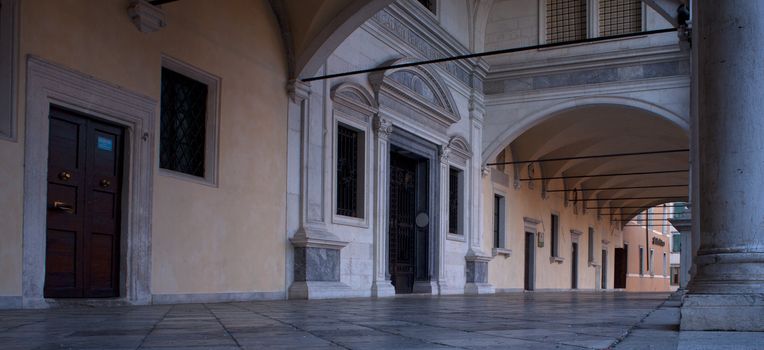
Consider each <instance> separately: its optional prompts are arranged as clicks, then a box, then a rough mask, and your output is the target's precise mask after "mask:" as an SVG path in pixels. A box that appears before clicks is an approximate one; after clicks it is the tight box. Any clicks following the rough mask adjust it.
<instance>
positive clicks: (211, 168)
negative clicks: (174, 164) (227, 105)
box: [156, 55, 221, 187]
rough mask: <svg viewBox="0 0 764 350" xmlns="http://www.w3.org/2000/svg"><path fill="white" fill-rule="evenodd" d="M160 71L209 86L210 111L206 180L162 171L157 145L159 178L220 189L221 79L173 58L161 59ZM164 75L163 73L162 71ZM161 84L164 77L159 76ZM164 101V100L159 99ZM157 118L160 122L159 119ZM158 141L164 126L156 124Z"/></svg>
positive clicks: (207, 124)
mask: <svg viewBox="0 0 764 350" xmlns="http://www.w3.org/2000/svg"><path fill="white" fill-rule="evenodd" d="M161 68H166V69H168V70H171V71H173V72H175V73H178V74H181V75H184V76H186V77H188V78H191V79H193V80H196V81H198V82H200V83H202V84H205V85H207V110H206V113H205V125H204V127H205V129H204V176H195V175H191V174H186V173H183V172H180V171H176V170H172V169H166V168H162V167H161V166H160V159H161V153H159V152H161V147H160V144H161V142H157V143H156V147H157V148H158V152H157V155H158V157H157V160H156V164H157V168H158V169H159V174H161V175H164V176H168V177H172V178H175V179H179V180H184V181H189V182H194V183H197V184H201V185H206V186H210V187H218V171H219V169H218V168H219V166H218V163H219V148H220V147H219V139H220V134H219V125H220V85H221V79H220V78H219V77H217V76H215V75H212V74H211V73H208V72H206V71H204V70H202V69H200V68H197V67H195V66H192V65H191V64H188V63H185V62H183V61H180V60H178V59H176V58H174V57H170V56H167V55H162V65H161ZM160 72H161V70H160ZM160 82H161V73H160ZM160 101H161V97H160ZM161 108H162V107H161V103H160V107H159V109H160V116H159V118H161ZM159 118H157V119H159ZM157 123H158V127H157V140H159V139H161V135H162V129H161V128H162V126H161V122H160V121H159V120H157Z"/></svg>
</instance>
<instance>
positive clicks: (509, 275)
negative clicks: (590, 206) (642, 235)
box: [483, 169, 622, 291]
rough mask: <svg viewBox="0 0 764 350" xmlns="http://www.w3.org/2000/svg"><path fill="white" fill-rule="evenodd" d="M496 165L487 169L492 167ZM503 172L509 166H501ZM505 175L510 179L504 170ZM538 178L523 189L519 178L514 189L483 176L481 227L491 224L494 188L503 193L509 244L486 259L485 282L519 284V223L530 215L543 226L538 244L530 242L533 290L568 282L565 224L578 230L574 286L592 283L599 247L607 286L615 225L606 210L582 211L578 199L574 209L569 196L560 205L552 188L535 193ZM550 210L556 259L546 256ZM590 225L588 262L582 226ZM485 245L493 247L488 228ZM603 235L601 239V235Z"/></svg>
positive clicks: (617, 237) (505, 286) (595, 284)
mask: <svg viewBox="0 0 764 350" xmlns="http://www.w3.org/2000/svg"><path fill="white" fill-rule="evenodd" d="M497 171H501V170H498V169H492V172H497ZM507 172H509V170H507ZM506 175H507V176H506V177H505V179H507V180H509V179H511V175H509V174H506ZM540 187H541V186H540V184H539V183H536V185H535V189H529V188H528V185H527V183H523V184H522V186H521V187H520V189H514V187H512V184H511V183H510V182H495V181H493V180H491V176H490V175H489V176H486V177H485V178H484V180H483V200H484V208H486V210H485V212H484V215H483V219H484V220H485V222H484V225H485V227H486V228H493V198H494V193H499V194H506V196H505V198H506V211H505V212H504V215H506V220H505V223H506V225H505V227H504V232H505V237H506V238H505V239H506V242H507V244H506V247H505V248H507V249H511V250H512V254H511V256H509V257H504V256H502V255H497V256H496V257H494V258H493V260H492V261H491V262H490V263H489V267H488V282H489V283H491V284H493V285H494V286H495V287H496V289H497V290H499V291H500V290H518V289H522V288H523V278H524V266H525V223H524V218H525V217H528V218H532V219H536V220H539V221H541V223H539V224H538V225H537V230H538V232H543V236H544V246H543V247H539V246H538V240H537V241H536V242H535V244H534V249H535V255H536V259H535V265H536V270H535V271H536V279H535V288H536V289H537V290H544V289H549V290H562V289H570V288H571V274H572V265H571V263H572V242H573V235H572V234H571V230H577V231H580V232H581V233H582V234H581V235H580V236H579V237H578V254H579V255H578V288H579V289H598V288H599V285H600V280H599V279H598V276H599V274H597V269H598V267H597V266H596V265H599V264H601V263H602V250H603V249H605V250H606V251H607V260H608V261H607V273H608V277H607V281H606V282H607V285H608V288H613V278H612V276H613V271H614V270H613V267H614V263H613V260H614V259H613V256H614V248H615V247H619V246H620V245H621V241H622V239H621V237H622V236H621V231H620V229H619V228H618V227H617V226H616V225H611V224H610V222H609V221H608V219H607V216H602V217H601V218H600V219H598V218H597V214H596V212H595V211H592V210H589V211H587V212H586V213H584V212H583V211H582V209H581V204H580V203H579V204H578V208H577V209H576V210H577V213H576V211H574V207H573V204H572V202H570V204H569V205H567V206H566V205H565V203H564V199H563V197H562V196H561V195H559V194H557V193H550V194H548V197H547V198H546V199H544V198H542V197H541V191H540ZM550 187H554V188H557V187H561V184H558V183H555V181H552V182H551V183H550ZM552 213H556V214H558V215H559V218H560V231H559V237H560V241H559V257H561V258H562V259H563V261H562V262H560V263H558V262H552V261H550V257H551V246H550V244H551V238H550V237H551V236H550V235H551V232H552V229H551V226H550V225H551V215H552ZM589 227H592V228H594V251H593V252H594V254H593V255H594V256H593V261H592V263H591V264H590V263H589V256H588V244H589V243H588V231H589ZM486 231H487V232H488V233H486V239H485V245H484V246H483V248H484V249H485V250H486V251H491V250H492V248H493V234H492V229H491V230H486ZM603 240H605V241H608V242H609V243H608V244H603V243H602V241H603Z"/></svg>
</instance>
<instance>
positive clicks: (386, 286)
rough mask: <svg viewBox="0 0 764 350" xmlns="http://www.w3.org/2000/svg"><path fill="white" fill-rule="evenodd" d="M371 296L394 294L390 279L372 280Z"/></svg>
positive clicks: (390, 295)
mask: <svg viewBox="0 0 764 350" xmlns="http://www.w3.org/2000/svg"><path fill="white" fill-rule="evenodd" d="M371 296H373V297H375V298H386V297H392V296H395V287H393V285H392V283H390V281H374V282H372V283H371Z"/></svg>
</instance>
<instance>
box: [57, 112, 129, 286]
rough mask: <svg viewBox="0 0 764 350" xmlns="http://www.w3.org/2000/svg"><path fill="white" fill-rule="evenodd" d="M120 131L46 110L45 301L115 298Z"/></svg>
mask: <svg viewBox="0 0 764 350" xmlns="http://www.w3.org/2000/svg"><path fill="white" fill-rule="evenodd" d="M123 137H124V136H123V130H122V129H121V128H119V127H116V126H113V125H109V124H106V123H103V122H99V121H96V120H93V119H89V118H87V117H84V116H81V115H78V114H75V113H72V112H69V111H65V110H62V109H57V108H51V113H50V139H49V144H48V200H47V202H48V214H47V235H46V260H45V288H44V293H45V297H47V298H82V297H86V298H98V297H116V296H118V295H119V278H118V277H119V255H120V254H119V253H120V248H119V242H120V203H121V198H120V194H121V188H122V152H123V150H122V148H123V147H122V144H123Z"/></svg>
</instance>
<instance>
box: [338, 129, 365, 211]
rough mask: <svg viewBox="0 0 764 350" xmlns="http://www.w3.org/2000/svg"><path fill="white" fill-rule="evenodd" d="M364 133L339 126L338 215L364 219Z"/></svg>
mask: <svg viewBox="0 0 764 350" xmlns="http://www.w3.org/2000/svg"><path fill="white" fill-rule="evenodd" d="M363 147H364V136H363V132H362V131H360V130H356V129H353V128H350V127H348V126H345V125H343V124H338V125H337V215H344V216H350V217H355V218H363V193H364V191H363V185H364V178H363V176H364V172H363V165H364V158H363V154H364V153H363Z"/></svg>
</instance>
